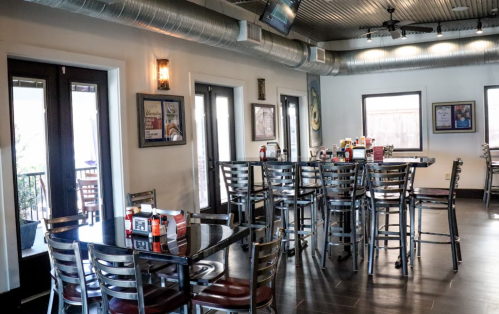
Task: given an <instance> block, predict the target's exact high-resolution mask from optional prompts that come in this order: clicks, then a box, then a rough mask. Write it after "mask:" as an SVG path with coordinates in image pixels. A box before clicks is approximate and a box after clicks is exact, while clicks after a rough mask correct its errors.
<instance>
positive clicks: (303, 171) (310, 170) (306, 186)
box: [299, 166, 326, 224]
mask: <svg viewBox="0 0 499 314" xmlns="http://www.w3.org/2000/svg"><path fill="white" fill-rule="evenodd" d="M299 170H300V189H303V190H313V191H314V193H315V198H316V200H315V202H316V204H317V211H318V212H319V211H321V210H322V220H319V221H318V223H319V224H322V223H323V222H324V218H325V211H323V209H325V208H326V205H325V199H324V195H323V192H322V189H323V187H322V183H321V175H320V171H319V167H313V166H299Z"/></svg>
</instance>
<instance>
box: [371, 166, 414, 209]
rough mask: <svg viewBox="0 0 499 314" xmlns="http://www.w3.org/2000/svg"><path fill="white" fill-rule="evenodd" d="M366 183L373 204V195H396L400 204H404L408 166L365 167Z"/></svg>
mask: <svg viewBox="0 0 499 314" xmlns="http://www.w3.org/2000/svg"><path fill="white" fill-rule="evenodd" d="M367 172H368V177H367V183H368V186H369V191H370V192H371V198H372V200H373V202H374V200H375V199H376V197H375V195H376V194H375V193H390V194H396V195H397V196H398V197H399V198H400V204H404V202H405V198H406V195H405V194H406V191H407V180H408V178H409V164H402V165H376V164H368V165H367Z"/></svg>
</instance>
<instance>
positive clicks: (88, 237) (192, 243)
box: [53, 217, 249, 265]
mask: <svg viewBox="0 0 499 314" xmlns="http://www.w3.org/2000/svg"><path fill="white" fill-rule="evenodd" d="M124 225H125V222H124V218H123V217H116V218H114V219H111V220H104V221H103V222H96V223H94V224H93V225H91V226H90V225H88V226H83V227H80V228H78V229H73V230H70V231H67V232H64V233H59V234H55V235H53V236H55V237H57V238H64V239H68V240H77V241H79V242H80V243H81V247H82V249H84V250H86V247H87V244H88V243H95V244H102V245H109V246H117V247H121V248H130V249H134V250H136V251H139V252H140V255H141V257H144V258H147V259H151V260H157V261H162V262H172V263H176V264H181V265H192V264H193V263H195V262H198V261H200V260H202V259H204V258H206V257H208V256H210V255H212V254H213V253H215V252H217V251H220V250H222V249H223V248H225V247H228V246H229V245H231V244H233V243H235V242H237V241H239V240H241V239H242V238H244V237H246V236H247V235H249V229H248V228H245V227H234V228H232V229H231V228H229V227H227V226H224V225H209V224H197V223H192V224H191V225H190V226H189V227H187V231H186V236H185V237H183V238H178V239H177V238H167V237H166V236H162V237H160V238H159V241H154V242H153V240H152V239H150V238H148V237H144V236H136V235H130V236H127V235H126V234H125V230H124ZM158 242H159V243H158Z"/></svg>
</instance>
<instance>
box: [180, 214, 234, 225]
mask: <svg viewBox="0 0 499 314" xmlns="http://www.w3.org/2000/svg"><path fill="white" fill-rule="evenodd" d="M187 217H188V219H189V222H190V220H191V219H196V218H197V219H202V220H204V221H209V224H219V221H224V222H225V223H224V224H225V225H226V226H227V227H230V228H232V227H233V226H234V214H204V213H191V212H187Z"/></svg>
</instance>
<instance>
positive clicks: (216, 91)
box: [195, 83, 236, 214]
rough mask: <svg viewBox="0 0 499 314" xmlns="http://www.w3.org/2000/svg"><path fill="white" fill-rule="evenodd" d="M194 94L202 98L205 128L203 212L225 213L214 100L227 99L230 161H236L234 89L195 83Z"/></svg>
mask: <svg viewBox="0 0 499 314" xmlns="http://www.w3.org/2000/svg"><path fill="white" fill-rule="evenodd" d="M195 94H196V95H203V96H204V102H205V103H204V110H205V126H206V130H205V131H206V132H205V134H206V138H205V142H206V153H207V154H208V156H207V157H208V195H209V196H208V207H207V208H202V209H201V210H203V211H204V212H211V213H219V214H221V213H226V212H227V210H226V209H224V208H223V207H224V204H225V203H224V204H222V203H221V200H220V198H221V195H220V188H219V186H220V181H221V178H220V172H219V171H218V170H219V167H218V165H217V161H219V155H218V149H216V148H218V133H217V128H216V127H215V126H216V124H215V123H216V105H215V104H216V99H217V95H220V96H224V97H227V98H228V99H229V121H230V125H229V128H230V134H229V136H230V144H231V146H230V152H231V160H235V159H236V131H235V115H234V89H233V88H232V87H223V86H214V85H208V84H201V83H196V85H195Z"/></svg>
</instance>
